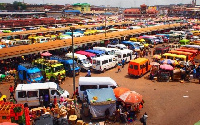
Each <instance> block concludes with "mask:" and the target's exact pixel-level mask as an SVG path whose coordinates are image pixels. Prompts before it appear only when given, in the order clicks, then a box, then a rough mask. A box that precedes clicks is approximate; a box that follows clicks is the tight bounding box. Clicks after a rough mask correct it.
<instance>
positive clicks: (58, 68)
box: [53, 65, 64, 72]
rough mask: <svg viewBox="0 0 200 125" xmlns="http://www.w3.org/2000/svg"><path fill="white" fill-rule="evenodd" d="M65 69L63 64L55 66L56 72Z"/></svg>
mask: <svg viewBox="0 0 200 125" xmlns="http://www.w3.org/2000/svg"><path fill="white" fill-rule="evenodd" d="M63 69H64V67H63V65H60V66H56V67H54V68H53V71H54V72H59V71H61V70H63Z"/></svg>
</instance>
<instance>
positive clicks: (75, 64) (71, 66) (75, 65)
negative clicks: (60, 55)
mask: <svg viewBox="0 0 200 125" xmlns="http://www.w3.org/2000/svg"><path fill="white" fill-rule="evenodd" d="M76 67H78V66H77V63H74V68H76ZM70 68H71V69H73V64H71V65H70Z"/></svg>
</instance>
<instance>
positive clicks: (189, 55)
mask: <svg viewBox="0 0 200 125" xmlns="http://www.w3.org/2000/svg"><path fill="white" fill-rule="evenodd" d="M169 53H172V54H177V55H185V56H187V59H186V61H188V60H193V59H194V57H193V54H192V53H190V52H183V51H176V50H171V51H169Z"/></svg>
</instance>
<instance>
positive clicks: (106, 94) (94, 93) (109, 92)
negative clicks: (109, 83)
mask: <svg viewBox="0 0 200 125" xmlns="http://www.w3.org/2000/svg"><path fill="white" fill-rule="evenodd" d="M86 94H87V96H88V101H89V104H90V105H89V108H90V113H91V114H92V117H93V118H101V117H104V116H105V111H106V110H107V109H108V110H109V114H110V115H112V114H113V112H115V111H116V98H115V95H114V92H113V89H112V88H102V89H88V90H86ZM94 99H96V100H94Z"/></svg>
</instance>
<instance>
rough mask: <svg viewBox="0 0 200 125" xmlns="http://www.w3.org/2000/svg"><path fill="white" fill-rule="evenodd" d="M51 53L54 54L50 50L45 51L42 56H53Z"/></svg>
mask: <svg viewBox="0 0 200 125" xmlns="http://www.w3.org/2000/svg"><path fill="white" fill-rule="evenodd" d="M51 55H52V54H51V53H49V52H44V53H42V54H41V56H51Z"/></svg>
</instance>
